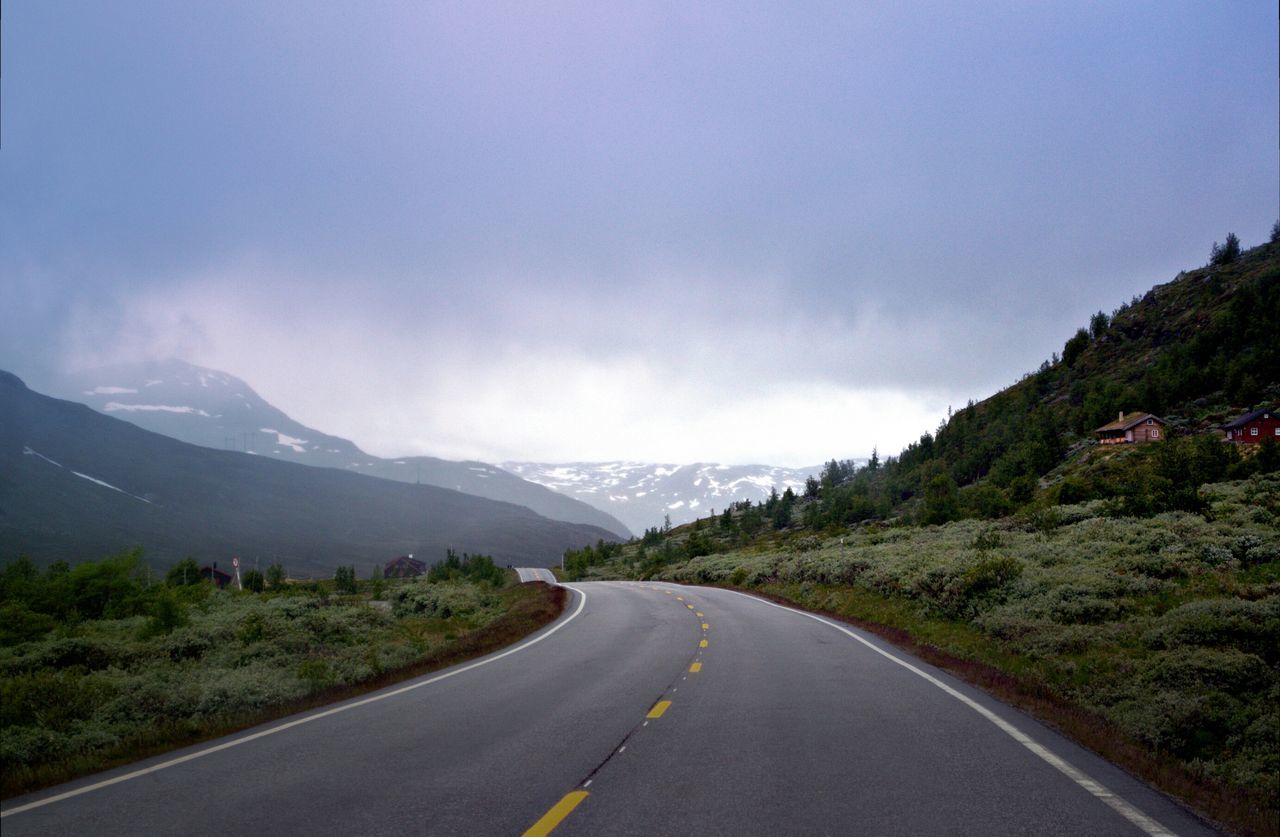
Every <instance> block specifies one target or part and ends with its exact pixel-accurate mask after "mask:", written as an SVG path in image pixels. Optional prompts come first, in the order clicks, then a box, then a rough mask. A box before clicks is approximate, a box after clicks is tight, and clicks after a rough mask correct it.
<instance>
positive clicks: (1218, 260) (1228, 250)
mask: <svg viewBox="0 0 1280 837" xmlns="http://www.w3.org/2000/svg"><path fill="white" fill-rule="evenodd" d="M1238 258H1240V239H1238V238H1236V234H1235V233H1227V240H1226V241H1224V242H1223V243H1222V244H1219V243H1218V242H1216V241H1215V242H1213V248H1212V249H1211V250H1210V251H1209V264H1212V265H1223V264H1231V263H1232V262H1234V261H1235V260H1236V259H1238Z"/></svg>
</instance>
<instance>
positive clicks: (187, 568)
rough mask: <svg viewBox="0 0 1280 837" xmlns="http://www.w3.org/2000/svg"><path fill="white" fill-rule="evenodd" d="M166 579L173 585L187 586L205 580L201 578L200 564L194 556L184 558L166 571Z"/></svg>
mask: <svg viewBox="0 0 1280 837" xmlns="http://www.w3.org/2000/svg"><path fill="white" fill-rule="evenodd" d="M164 580H165V582H166V583H167V584H169V585H170V586H172V587H185V586H187V585H189V584H199V583H200V582H201V581H203V579H202V578H200V565H199V564H197V563H196V559H194V558H183V559H182V560H181V561H179V562H178V563H176V564H174V565H173V566H172V567H170V568H169V572H167V573H165V577H164Z"/></svg>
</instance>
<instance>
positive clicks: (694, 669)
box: [689, 663, 702, 674]
mask: <svg viewBox="0 0 1280 837" xmlns="http://www.w3.org/2000/svg"><path fill="white" fill-rule="evenodd" d="M689 671H690V673H692V674H697V673H698V672H700V671H702V663H694V664H693V665H691V666H689Z"/></svg>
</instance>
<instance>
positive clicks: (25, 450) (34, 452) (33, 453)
mask: <svg viewBox="0 0 1280 837" xmlns="http://www.w3.org/2000/svg"><path fill="white" fill-rule="evenodd" d="M22 453H23V455H24V456H34V457H36V458H38V459H43V460H44V461H45V462H48V463H49V464H50V465H56V466H57V467H59V468H61V469H63V470H64V471H71V473H72V474H75V475H76V476H77V477H79V478H80V479H82V480H88V481H89V482H91V483H94V484H95V485H100V486H102V487H103V488H110V489H111V490H112V491H119V492H120V493H121V494H123V495H124V496H126V497H132V498H133V499H135V500H141V501H142V502H144V503H146V504H148V505H150V504H151V501H150V500H148V499H147V498H146V497H139V496H138V495H137V494H130V493H129V492H128V491H125V490H124V489H123V488H117V487H116V486H114V485H112V484H111V483H109V482H107V481H106V480H100V479H98V478H97V477H91V476H89V475H88V474H82V473H81V472H79V471H75V470H72V469H71V468H68V467H67V466H65V465H63V464H62V463H61V462H54V461H53V460H52V459H50V458H49V457H47V456H45V455H44V454H43V453H40V452H39V451H37V450H33V449H32V448H30V447H29V446H27V445H23V446H22Z"/></svg>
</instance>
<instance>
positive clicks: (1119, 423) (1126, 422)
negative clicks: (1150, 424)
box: [1093, 413, 1168, 433]
mask: <svg viewBox="0 0 1280 837" xmlns="http://www.w3.org/2000/svg"><path fill="white" fill-rule="evenodd" d="M1147 419H1154V420H1156V421H1158V422H1160V423H1161V424H1167V423H1168V422H1166V421H1165V420H1164V419H1162V418H1160V417H1159V416H1156V415H1152V414H1151V413H1125V414H1124V415H1123V416H1121V417H1120V418H1119V419H1117V420H1116V421H1113V422H1111V423H1110V424H1104V425H1102V426H1101V427H1099V428H1098V429H1097V430H1095V431H1093V432H1094V433H1106V432H1110V431H1124V430H1128V429H1129V428H1131V427H1137V426H1138V425H1139V424H1142V423H1143V422H1144V421H1146V420H1147Z"/></svg>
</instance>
